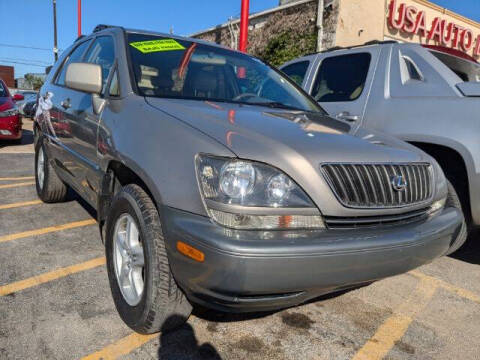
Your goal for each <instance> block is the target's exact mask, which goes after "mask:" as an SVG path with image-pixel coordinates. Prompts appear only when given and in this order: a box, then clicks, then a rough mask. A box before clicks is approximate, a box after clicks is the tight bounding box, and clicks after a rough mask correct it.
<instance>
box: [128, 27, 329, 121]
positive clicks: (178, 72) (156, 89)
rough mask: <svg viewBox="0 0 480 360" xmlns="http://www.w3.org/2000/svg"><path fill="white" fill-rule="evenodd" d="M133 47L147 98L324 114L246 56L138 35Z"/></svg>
mask: <svg viewBox="0 0 480 360" xmlns="http://www.w3.org/2000/svg"><path fill="white" fill-rule="evenodd" d="M128 49H129V51H130V56H131V62H132V67H133V73H134V77H135V82H136V84H137V87H138V90H139V92H140V94H141V95H143V96H154V97H165V98H180V99H190V100H203V101H205V100H209V101H220V102H233V103H241V104H250V105H260V106H267V107H275V108H287V109H298V110H302V111H323V110H322V109H321V108H320V106H319V105H318V104H317V103H316V102H315V101H313V100H312V99H310V97H308V96H307V95H306V94H305V93H304V92H303V90H301V89H300V88H299V87H298V86H297V85H295V84H294V83H293V81H291V80H290V79H288V78H286V77H285V76H284V75H282V74H281V73H280V72H278V71H276V70H274V69H273V68H271V67H270V66H268V65H267V64H265V63H263V62H262V61H261V60H259V59H256V58H253V57H251V56H249V55H246V54H242V53H238V52H235V51H231V50H228V49H223V48H219V47H215V46H210V45H205V44H199V43H195V42H191V41H187V40H179V39H171V38H166V37H160V36H153V35H145V34H132V33H131V34H129V35H128Z"/></svg>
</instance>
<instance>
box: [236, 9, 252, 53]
mask: <svg viewBox="0 0 480 360" xmlns="http://www.w3.org/2000/svg"><path fill="white" fill-rule="evenodd" d="M249 5H250V4H249V0H242V9H241V12H240V44H239V47H238V49H239V50H240V51H243V52H247V45H248V13H249Z"/></svg>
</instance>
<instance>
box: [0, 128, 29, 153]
mask: <svg viewBox="0 0 480 360" xmlns="http://www.w3.org/2000/svg"><path fill="white" fill-rule="evenodd" d="M22 133H23V134H22V139H21V140H20V141H18V140H0V149H1V148H4V147H8V146H19V145H31V144H33V131H32V130H26V129H23V130H22Z"/></svg>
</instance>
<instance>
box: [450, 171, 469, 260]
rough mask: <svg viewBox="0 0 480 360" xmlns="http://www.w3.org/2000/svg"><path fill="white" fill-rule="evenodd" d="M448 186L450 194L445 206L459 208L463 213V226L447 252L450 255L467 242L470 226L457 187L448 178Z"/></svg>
mask: <svg viewBox="0 0 480 360" xmlns="http://www.w3.org/2000/svg"><path fill="white" fill-rule="evenodd" d="M447 186H448V195H447V201H446V203H445V206H446V207H454V208H457V209H458V210H459V211H460V212H461V213H462V226H461V228H460V231H459V233H458V235H457V238H456V239H455V241H454V242H453V245H452V247H451V248H450V249H449V250H448V252H447V253H446V255H450V254H453V253H454V252H455V251H457V250H458V249H460V248H461V247H462V245H463V244H465V241H467V237H468V226H467V221H466V220H465V215H464V213H463V211H462V203H461V202H460V198H459V197H458V194H457V192H456V191H455V188H454V187H453V185H452V183H451V182H450V181H448V180H447Z"/></svg>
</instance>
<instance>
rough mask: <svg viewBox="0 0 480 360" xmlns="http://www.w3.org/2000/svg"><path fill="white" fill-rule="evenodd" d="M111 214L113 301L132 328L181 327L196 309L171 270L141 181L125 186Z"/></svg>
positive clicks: (109, 247) (109, 261) (142, 330)
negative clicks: (138, 184)
mask: <svg viewBox="0 0 480 360" xmlns="http://www.w3.org/2000/svg"><path fill="white" fill-rule="evenodd" d="M110 209H111V210H110V212H109V215H108V218H107V229H106V239H105V242H106V244H105V245H106V256H107V270H108V278H109V281H110V288H111V291H112V296H113V300H114V302H115V306H116V308H117V311H118V313H119V314H120V317H121V318H122V320H123V321H124V322H125V323H126V324H127V325H128V326H129V327H130V328H132V329H133V330H135V331H136V332H139V333H142V334H151V333H155V332H158V331H160V330H162V331H165V330H170V329H173V328H175V327H178V326H180V325H182V324H183V323H184V322H185V321H186V320H187V319H188V317H189V316H190V313H191V311H192V307H191V305H190V303H189V302H188V301H187V299H186V297H185V295H184V294H183V293H182V291H181V290H180V288H178V286H177V284H176V282H175V280H174V278H173V275H172V273H171V271H170V265H169V262H168V257H167V251H166V249H165V243H164V240H163V233H162V226H161V221H160V217H159V214H158V211H157V209H156V207H155V205H154V204H153V202H152V200H151V199H150V197H149V196H148V195H147V193H146V192H145V191H144V190H143V189H142V188H141V187H139V186H137V185H133V184H132V185H127V186H125V187H123V188H122V189H121V190H120V191H119V193H118V194H117V195H116V196H115V198H114V199H113V201H112V205H111V208H110Z"/></svg>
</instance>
